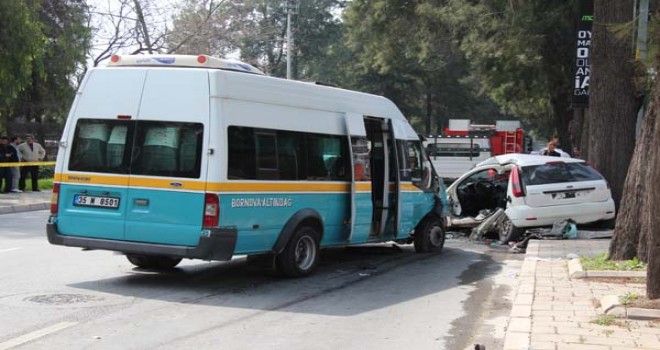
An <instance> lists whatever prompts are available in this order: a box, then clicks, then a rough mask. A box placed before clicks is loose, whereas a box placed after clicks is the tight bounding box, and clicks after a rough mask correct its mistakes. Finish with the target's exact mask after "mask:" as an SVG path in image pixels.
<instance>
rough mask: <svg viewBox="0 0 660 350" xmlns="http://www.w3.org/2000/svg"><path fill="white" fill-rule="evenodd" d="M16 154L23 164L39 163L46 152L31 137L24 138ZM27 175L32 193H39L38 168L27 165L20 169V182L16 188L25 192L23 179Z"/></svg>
mask: <svg viewBox="0 0 660 350" xmlns="http://www.w3.org/2000/svg"><path fill="white" fill-rule="evenodd" d="M18 152H19V153H20V156H21V161H23V162H40V161H42V160H43V159H44V157H45V156H46V150H44V148H43V147H41V145H40V144H38V143H36V142H34V137H32V135H26V136H25V142H24V143H22V144H21V145H20V146H18ZM28 174H30V177H31V178H32V192H40V191H39V166H38V165H29V166H23V167H21V180H20V181H19V183H18V188H19V189H20V190H21V191H25V179H26V178H27V176H28Z"/></svg>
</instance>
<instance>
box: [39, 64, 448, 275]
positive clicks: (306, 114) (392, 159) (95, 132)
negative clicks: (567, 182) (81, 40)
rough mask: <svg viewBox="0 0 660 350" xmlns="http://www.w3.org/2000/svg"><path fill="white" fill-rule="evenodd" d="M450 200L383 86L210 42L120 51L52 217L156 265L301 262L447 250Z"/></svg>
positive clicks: (292, 267)
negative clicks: (327, 81)
mask: <svg viewBox="0 0 660 350" xmlns="http://www.w3.org/2000/svg"><path fill="white" fill-rule="evenodd" d="M443 201H446V196H445V193H444V189H443V188H442V185H441V184H440V182H439V179H438V177H437V176H436V175H435V172H434V170H433V169H432V166H431V164H430V162H429V161H428V158H427V157H426V155H425V153H424V149H423V147H422V142H421V141H420V138H419V136H418V135H417V133H415V131H414V130H413V128H412V127H411V126H410V124H409V123H408V121H407V120H406V118H405V117H404V116H403V115H402V114H401V112H400V111H399V110H398V109H397V108H396V106H395V105H394V104H393V103H392V102H390V101H389V100H387V99H386V98H383V97H380V96H374V95H369V94H365V93H360V92H354V91H348V90H343V89H338V88H333V87H328V86H321V85H317V84H312V83H305V82H299V81H291V80H285V79H279V78H273V77H268V76H265V75H263V74H262V73H261V72H260V71H258V70H257V69H255V68H254V67H252V66H250V65H247V64H244V63H240V62H236V61H230V60H221V59H217V58H213V57H209V56H205V55H201V56H180V55H163V56H113V57H112V58H111V62H110V63H109V64H108V65H107V67H102V68H95V69H91V70H90V71H89V72H87V74H86V76H85V78H84V80H83V81H82V84H81V85H80V88H79V90H78V93H77V96H76V98H75V100H74V102H73V106H72V108H71V111H70V114H69V117H68V120H67V122H66V126H65V128H64V132H63V135H62V138H61V141H60V149H59V152H58V156H57V165H56V174H55V185H54V189H53V198H52V205H51V216H50V219H49V222H48V230H47V232H48V239H49V241H50V243H52V244H57V245H64V246H72V247H82V248H86V249H102V250H110V251H117V252H121V253H124V254H126V256H127V258H128V260H129V261H130V262H131V263H133V264H134V265H136V266H138V267H143V268H170V267H174V266H176V265H177V264H178V263H179V262H180V261H181V259H182V258H192V259H204V260H230V259H231V258H232V256H235V255H260V254H268V255H269V256H272V257H273V263H274V266H276V267H277V268H278V270H280V271H281V272H282V273H283V274H284V275H286V276H304V275H307V274H309V273H310V272H311V271H312V270H313V269H314V267H315V266H316V265H317V263H318V260H319V254H320V248H322V247H337V246H348V245H354V244H363V243H369V242H384V241H397V242H401V243H403V242H405V243H413V242H414V244H415V248H416V250H417V251H419V252H429V251H432V250H436V251H437V250H440V249H442V247H443V245H444V229H443V227H444V218H443Z"/></svg>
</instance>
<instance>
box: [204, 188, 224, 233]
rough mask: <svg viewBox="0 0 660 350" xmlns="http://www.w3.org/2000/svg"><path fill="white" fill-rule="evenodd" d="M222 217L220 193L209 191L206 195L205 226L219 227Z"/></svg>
mask: <svg viewBox="0 0 660 350" xmlns="http://www.w3.org/2000/svg"><path fill="white" fill-rule="evenodd" d="M219 218H220V200H219V199H218V195H217V194H214V193H207V194H206V195H205V196H204V220H203V222H202V226H203V227H217V226H218V224H219Z"/></svg>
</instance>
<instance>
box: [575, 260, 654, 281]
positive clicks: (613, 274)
mask: <svg viewBox="0 0 660 350" xmlns="http://www.w3.org/2000/svg"><path fill="white" fill-rule="evenodd" d="M568 276H569V277H570V278H576V279H579V278H639V277H642V278H644V277H646V271H601V270H592V271H585V270H584V269H583V268H582V264H581V263H580V259H571V260H569V261H568Z"/></svg>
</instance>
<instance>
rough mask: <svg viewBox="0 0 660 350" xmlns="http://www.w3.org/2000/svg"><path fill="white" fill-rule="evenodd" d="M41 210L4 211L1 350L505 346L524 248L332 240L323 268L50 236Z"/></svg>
mask: <svg viewBox="0 0 660 350" xmlns="http://www.w3.org/2000/svg"><path fill="white" fill-rule="evenodd" d="M47 215H48V214H47V213H46V212H45V211H40V212H28V213H19V214H8V215H0V263H1V265H0V266H2V270H1V271H2V274H1V276H2V278H1V279H0V350H4V349H9V348H14V347H15V348H19V349H155V348H159V349H192V348H196V349H265V348H268V349H397V350H401V349H467V348H472V347H473V345H472V344H473V343H481V344H486V345H487V349H488V350H491V349H498V348H501V346H502V344H501V338H502V337H503V334H504V327H505V326H506V319H507V316H508V314H509V309H510V301H511V299H512V297H513V291H514V288H515V284H516V283H517V280H516V273H517V272H518V270H519V268H520V266H521V258H522V257H521V256H517V255H510V254H506V253H505V252H503V251H491V250H490V249H489V248H488V247H487V246H485V245H477V244H471V243H468V242H466V241H464V240H458V239H450V240H448V242H447V245H446V247H445V249H444V251H443V252H442V253H441V254H416V253H415V252H414V250H413V248H412V247H411V246H402V247H401V248H393V247H392V245H374V246H364V247H356V248H342V249H329V250H324V251H323V253H322V262H321V266H320V267H319V269H318V270H317V271H316V273H315V274H314V275H312V276H311V277H308V278H303V279H283V278H280V277H277V276H275V275H274V274H272V273H271V272H270V271H269V270H268V269H267V268H265V267H264V266H263V265H262V264H260V263H259V262H254V261H247V260H246V259H245V258H244V257H238V258H235V259H234V260H232V261H231V262H203V261H192V260H188V261H184V262H183V263H182V264H181V265H179V268H177V269H175V270H174V271H171V272H167V273H162V272H161V273H155V272H152V271H145V270H139V269H136V268H133V266H132V265H131V264H130V263H128V261H126V259H125V257H124V256H121V255H117V254H114V253H112V252H105V251H81V250H80V249H76V248H66V247H59V246H51V245H49V244H48V242H47V240H46V237H45V222H46V219H47Z"/></svg>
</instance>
